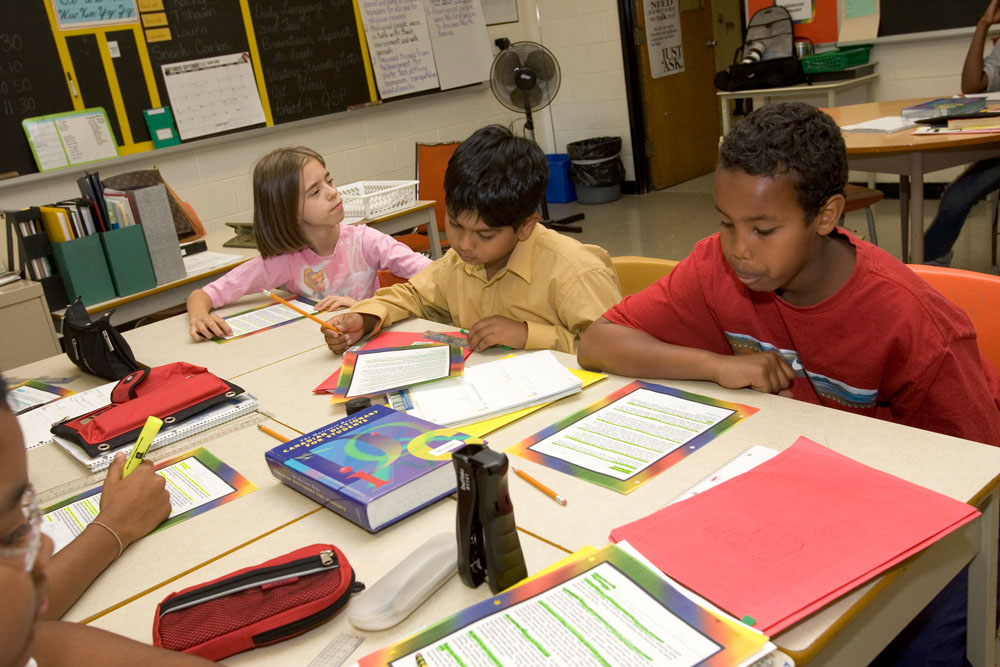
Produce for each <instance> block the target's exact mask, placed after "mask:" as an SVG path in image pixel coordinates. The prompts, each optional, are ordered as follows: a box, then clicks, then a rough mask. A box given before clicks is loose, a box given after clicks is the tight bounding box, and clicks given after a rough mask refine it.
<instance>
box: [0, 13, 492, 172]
mask: <svg viewBox="0 0 1000 667" xmlns="http://www.w3.org/2000/svg"><path fill="white" fill-rule="evenodd" d="M50 1H51V0H21V1H20V2H19V3H18V10H17V11H16V12H14V11H11V12H7V13H6V14H5V15H4V24H3V26H2V27H0V111H2V113H0V132H3V137H4V144H5V148H6V149H7V150H4V151H0V173H2V172H8V171H15V170H16V171H17V172H18V173H19V174H29V173H34V172H35V171H37V169H36V167H35V164H34V160H33V158H32V154H31V150H30V147H29V145H28V141H27V139H26V138H25V137H24V132H23V130H22V129H21V121H22V120H23V119H24V118H30V117H33V116H40V115H46V114H53V113H60V112H67V111H73V110H74V109H83V108H88V107H102V108H103V109H104V110H105V111H106V112H107V115H108V120H109V123H110V125H111V130H112V132H113V133H114V135H115V140H116V141H117V142H118V145H119V149H120V151H121V152H123V153H135V152H138V151H143V150H151V149H152V147H153V146H152V141H151V140H150V136H149V131H148V129H147V127H146V123H145V119H144V117H143V113H142V112H143V110H144V109H149V108H153V107H156V106H168V105H169V106H171V107H174V109H173V112H174V113H173V115H174V118H175V119H176V118H180V117H181V116H179V114H178V109H177V106H176V105H174V104H172V103H171V100H170V93H169V91H168V89H167V86H166V83H165V81H164V75H163V66H174V67H173V68H172V72H171V73H170V74H169V75H168V79H169V80H170V83H171V89H172V90H173V91H174V93H175V96H177V97H178V104H180V107H181V108H183V109H185V110H186V111H187V112H188V115H187V116H185V117H184V119H185V123H188V125H187V127H188V128H191V127H193V126H192V125H190V123H191V122H192V121H191V118H192V117H193V116H197V115H198V114H200V116H199V117H198V119H199V120H204V119H208V121H209V122H208V123H207V124H206V123H202V125H200V126H198V131H190V133H189V137H190V139H189V140H197V139H198V138H199V137H200V136H208V135H210V134H211V135H216V134H219V133H221V132H220V131H216V130H214V129H213V127H218V130H224V131H225V132H240V131H243V130H246V129H250V127H260V126H262V125H265V124H266V125H275V124H281V123H287V122H292V121H296V120H300V119H304V118H311V117H317V116H324V115H327V114H331V113H336V112H339V111H344V110H346V109H347V108H349V107H351V106H353V105H358V104H363V103H366V102H372V101H375V100H376V99H377V94H378V91H377V88H376V85H375V79H374V76H373V73H372V68H371V67H372V66H371V62H370V60H369V58H368V52H367V50H366V46H365V44H366V39H365V35H364V34H362V33H363V32H364V29H363V27H362V26H361V20H360V18H359V9H358V3H357V1H356V0H155V1H142V0H140V1H139V2H137V3H136V4H133V3H132V2H131V0H87V1H86V2H77V0H59V3H58V5H59V7H62V8H63V10H64V11H60V13H59V16H62V18H63V19H65V20H66V21H69V22H70V23H71V24H72V25H73V28H72V29H67V30H62V29H60V27H59V25H58V24H57V21H56V20H55V19H54V18H53V15H50V14H49V12H47V11H46V10H47V4H48V3H49V2H50ZM468 1H469V0H459V1H458V2H455V3H454V4H455V8H454V11H460V10H461V8H462V5H463V2H468ZM435 2H436V3H437V4H436V5H435V7H436V8H437V9H438V10H441V11H443V10H444V9H448V8H449V7H451V3H453V0H435ZM382 4H385V5H387V6H389V7H390V8H391V7H392V6H394V5H396V4H406V5H407V6H409V5H413V6H414V7H415V8H419V9H420V11H421V12H422V11H423V0H385V1H384V2H383V3H382ZM439 5H440V6H439ZM112 7H117V8H118V10H116V11H115V12H112V13H113V14H114V15H115V16H116V17H118V18H121V16H119V14H121V12H124V11H125V10H128V11H129V12H131V13H130V14H129V15H128V16H127V17H126V18H125V20H126V21H128V20H131V22H120V21H118V22H112V23H102V22H101V20H100V16H103V15H104V14H106V13H108V12H106V11H104V10H108V11H110V9H111V8H112ZM134 7H137V8H138V11H139V15H138V17H136V15H135V12H134V10H133V9H132V8H134ZM77 8H81V9H79V11H77ZM442 8H443V9H442ZM74 12H76V14H78V15H77V16H75V18H74V17H73V16H69V14H73V13H74ZM439 13H440V12H439ZM63 14H67V15H66V16H63ZM99 15H100V16H99ZM137 18H138V19H139V20H138V21H137V20H136V19H137ZM432 18H433V16H430V17H429V18H428V20H431V19H432ZM77 19H79V20H77ZM84 19H86V20H84ZM435 25H437V24H435ZM482 31H485V25H483V26H482ZM449 34H450V33H449ZM443 36H446V35H444V34H443V33H442V35H437V38H438V41H439V42H440V41H441V39H442V38H443ZM432 37H434V35H432ZM469 40H479V41H482V42H483V43H482V44H478V43H477V44H474V45H473V46H472V47H470V50H469V51H468V52H465V51H463V50H462V48H463V46H464V45H465V43H466V42H467V41H469ZM478 46H482V47H483V49H480V50H481V51H482V50H485V51H486V55H485V57H484V58H483V60H484V62H485V65H482V66H477V67H465V69H468V70H470V73H468V74H467V73H465V72H464V71H461V68H458V69H459V71H457V74H456V73H454V72H451V71H450V70H449V71H448V72H445V71H444V70H443V69H439V72H438V74H439V76H440V77H441V78H440V83H439V79H438V77H436V76H435V77H434V82H433V84H430V85H429V86H424V88H433V89H434V90H439V89H440V88H439V86H444V87H445V88H451V87H457V86H460V85H468V83H469V81H465V80H463V79H462V78H461V76H466V77H468V76H472V77H473V78H475V76H478V75H479V73H480V70H481V71H482V74H483V78H486V76H488V74H487V72H488V64H489V61H490V59H491V58H492V55H491V53H490V52H489V51H490V47H489V46H488V40H486V38H485V35H483V36H482V37H480V35H478V34H477V35H462V36H457V33H456V36H454V37H451V38H450V40H449V42H448V43H443V42H442V43H439V44H438V45H437V46H432V45H430V44H428V46H427V47H426V49H427V50H428V51H430V50H431V49H438V48H439V47H440V50H441V51H442V54H441V57H443V58H446V59H448V61H449V65H452V64H454V63H452V62H451V61H453V60H455V58H454V56H453V55H452V54H454V53H456V52H457V53H460V54H462V57H464V58H465V60H463V61H462V62H461V63H459V64H462V65H468V63H467V62H466V61H469V62H471V61H472V60H473V59H472V58H471V56H470V54H472V53H473V52H474V51H475V48H474V47H478ZM445 47H447V48H445ZM456 49H457V51H456ZM459 60H461V58H459ZM188 61H198V62H197V63H194V64H192V65H190V66H184V67H177V64H178V63H186V62H188ZM429 61H430V63H431V66H432V67H433V58H429ZM476 62H478V61H476ZM223 67H230V68H231V69H230V70H228V71H227V72H223V70H222V68H223ZM452 69H455V68H454V67H453V68H452ZM228 72H233V73H234V74H232V75H230V74H229V73H228ZM431 74H432V75H433V72H431ZM446 75H447V76H446ZM237 79H238V80H237ZM480 80H481V79H478V78H477V79H476V82H478V81H480ZM230 82H232V84H233V85H232V86H230V87H227V86H229V83H230ZM175 84H176V85H175ZM202 88H205V90H204V91H202ZM71 90H72V91H73V92H72V93H71V92H70V91H71ZM224 90H225V92H226V93H228V94H230V97H223V91H224ZM421 90H423V89H421ZM213 92H215V93H216V94H215V95H213ZM428 92H430V91H428ZM257 93H259V94H260V101H261V107H262V110H263V114H261V113H260V110H259V109H258V110H256V111H254V110H253V109H250V110H249V112H248V113H247V114H246V115H244V116H242V117H240V118H238V119H237V120H236V121H234V122H231V123H228V124H227V122H225V120H224V119H223V120H220V122H218V123H216V124H215V125H213V124H212V121H213V120H214V119H216V118H218V117H219V115H220V114H219V109H220V108H221V109H223V110H233V109H237V110H241V111H242V110H244V109H245V108H247V107H246V106H245V105H246V101H247V100H248V99H250V100H251V101H252V104H250V106H255V104H256V100H253V99H252V98H253V97H254V96H255V95H256V94H257ZM182 95H183V96H184V99H181V96H182ZM230 99H235V100H238V102H234V103H232V104H230V105H229V106H226V105H227V103H228V100H230ZM202 102H205V104H204V105H202ZM212 104H214V105H215V107H214V108H210V107H211V105H212ZM259 119H263V122H258V120H259ZM247 123H256V124H255V125H252V126H248V125H247ZM202 128H207V129H205V130H204V131H202ZM184 134H185V131H183V130H182V132H181V135H182V136H184Z"/></svg>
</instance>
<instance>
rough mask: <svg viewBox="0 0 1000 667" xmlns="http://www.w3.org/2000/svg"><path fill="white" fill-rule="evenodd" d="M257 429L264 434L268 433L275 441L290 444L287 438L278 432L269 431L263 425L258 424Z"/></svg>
mask: <svg viewBox="0 0 1000 667" xmlns="http://www.w3.org/2000/svg"><path fill="white" fill-rule="evenodd" d="M257 428H258V429H260V430H261V431H263V432H264V433H267V434H268V435H269V436H271V437H272V438H274V439H275V440H280V441H281V442H288V438H286V437H285V436H283V435H281V434H280V433H278V432H277V431H274V430H271V429H269V428H268V427H266V426H264V425H263V424H257Z"/></svg>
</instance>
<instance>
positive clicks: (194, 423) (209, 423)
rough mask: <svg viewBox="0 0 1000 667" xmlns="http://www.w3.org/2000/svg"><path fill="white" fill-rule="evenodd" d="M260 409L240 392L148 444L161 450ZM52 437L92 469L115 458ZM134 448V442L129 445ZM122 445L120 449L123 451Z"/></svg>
mask: <svg viewBox="0 0 1000 667" xmlns="http://www.w3.org/2000/svg"><path fill="white" fill-rule="evenodd" d="M256 409H257V399H256V398H254V397H253V396H251V395H250V394H240V395H239V396H236V397H235V398H233V399H232V400H230V401H227V402H225V403H220V404H219V405H216V406H215V407H211V408H209V409H208V410H205V411H204V412H200V413H198V414H197V415H195V416H194V417H192V418H191V419H188V420H186V421H182V422H180V423H178V424H174V425H171V426H164V428H163V429H162V430H161V431H160V432H159V434H158V435H157V436H156V437H155V438H153V442H152V443H150V445H149V451H153V450H154V449H158V448H160V447H163V446H165V445H169V444H170V443H173V442H177V441H178V440H181V439H183V438H187V437H189V436H192V435H195V434H197V433H201V432H202V431H207V430H208V429H210V428H213V427H215V426H218V425H219V424H224V423H226V422H228V421H232V420H234V419H236V418H237V417H240V416H242V415H245V414H249V413H251V412H253V411H254V410H256ZM52 440H53V441H55V443H56V444H57V445H59V446H60V447H62V448H63V449H64V450H66V453H68V454H69V455H70V456H72V457H73V459H74V460H75V461H76V462H77V463H79V464H80V465H82V466H84V467H86V468H87V469H88V470H90V471H91V472H97V471H99V470H104V469H106V468H107V467H108V466H109V465H111V461H112V460H113V459H114V458H115V452H109V453H107V454H102V455H100V456H95V457H93V458H92V457H90V456H88V455H87V452H85V451H84V450H83V448H82V447H80V446H79V445H75V444H73V443H72V442H70V441H69V440H64V439H63V438H60V437H59V436H57V435H54V436H52ZM126 447H131V445H126ZM124 450H125V448H124V447H123V448H121V449H120V450H119V451H124Z"/></svg>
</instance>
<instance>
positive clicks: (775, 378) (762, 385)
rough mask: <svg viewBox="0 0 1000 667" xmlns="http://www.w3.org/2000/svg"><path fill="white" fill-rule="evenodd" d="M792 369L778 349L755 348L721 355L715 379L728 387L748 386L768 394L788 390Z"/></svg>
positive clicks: (739, 387)
mask: <svg viewBox="0 0 1000 667" xmlns="http://www.w3.org/2000/svg"><path fill="white" fill-rule="evenodd" d="M794 377H795V371H794V370H792V367H791V366H789V365H788V362H786V361H785V360H784V359H782V358H781V356H780V355H779V354H778V353H777V352H773V351H768V352H755V353H754V354H737V355H735V356H728V355H726V356H723V357H722V358H721V359H720V360H719V365H718V367H717V368H716V377H715V381H716V382H717V383H718V384H720V385H722V386H723V387H726V388H727V389H742V388H743V387H750V388H751V389H754V390H756V391H760V392H764V393H767V394H777V393H781V394H782V395H784V396H787V395H788V393H787V392H783V391H782V390H785V389H788V387H789V385H791V382H792V379H793V378H794Z"/></svg>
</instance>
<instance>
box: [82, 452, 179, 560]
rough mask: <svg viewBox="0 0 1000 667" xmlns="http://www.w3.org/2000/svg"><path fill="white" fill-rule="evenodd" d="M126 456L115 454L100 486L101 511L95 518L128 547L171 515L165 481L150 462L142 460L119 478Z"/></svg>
mask: <svg viewBox="0 0 1000 667" xmlns="http://www.w3.org/2000/svg"><path fill="white" fill-rule="evenodd" d="M125 460H126V456H125V455H124V454H122V453H118V454H116V455H115V458H114V461H112V463H111V465H110V466H109V467H108V476H107V477H106V478H105V479H104V487H103V488H102V489H101V511H100V513H99V514H98V515H97V520H98V521H101V522H103V523H106V524H107V525H109V526H111V528H113V529H114V530H115V532H116V533H118V537H120V538H121V540H122V545H123V546H124V547H128V545H130V544H132V543H133V542H135V541H136V540H138V539H139V538H141V537H144V536H145V535H147V534H148V533H149V532H151V531H152V530H153V529H154V528H156V527H157V526H159V525H160V524H161V523H163V521H164V520H165V519H166V518H167V517H168V516H169V515H170V494H169V493H168V492H167V489H166V480H165V479H164V478H163V477H162V476H160V475H157V474H156V472H155V471H154V470H153V464H152V463H151V462H149V461H143V462H142V463H141V464H140V465H139V467H138V468H136V469H135V470H133V471H132V472H131V473H129V476H128V477H126V478H125V479H122V470H124V469H125Z"/></svg>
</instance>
